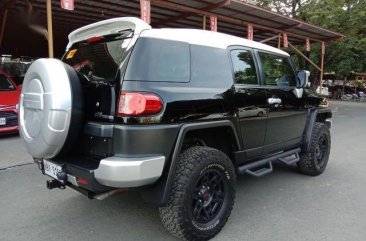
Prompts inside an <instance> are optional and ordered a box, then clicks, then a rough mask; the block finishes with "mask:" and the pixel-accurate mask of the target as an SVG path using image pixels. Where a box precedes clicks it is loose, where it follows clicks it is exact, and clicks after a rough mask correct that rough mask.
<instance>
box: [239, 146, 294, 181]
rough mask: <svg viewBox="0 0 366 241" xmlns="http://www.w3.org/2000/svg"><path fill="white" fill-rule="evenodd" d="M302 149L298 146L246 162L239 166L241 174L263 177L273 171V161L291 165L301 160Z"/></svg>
mask: <svg viewBox="0 0 366 241" xmlns="http://www.w3.org/2000/svg"><path fill="white" fill-rule="evenodd" d="M300 151H301V149H300V148H296V149H292V150H289V151H285V152H281V153H279V154H276V155H273V156H269V157H266V158H264V159H262V160H259V161H256V162H252V163H249V164H245V165H243V166H239V167H237V172H238V173H239V174H249V175H251V176H254V177H261V176H264V175H266V174H268V173H270V172H272V171H273V167H272V162H273V161H276V160H278V161H280V162H282V163H284V164H286V165H291V164H294V163H296V162H298V161H299V160H300V157H299V153H300Z"/></svg>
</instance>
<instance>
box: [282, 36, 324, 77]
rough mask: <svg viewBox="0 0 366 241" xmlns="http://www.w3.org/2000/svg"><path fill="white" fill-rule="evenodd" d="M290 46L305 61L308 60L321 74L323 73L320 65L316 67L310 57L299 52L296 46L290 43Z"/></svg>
mask: <svg viewBox="0 0 366 241" xmlns="http://www.w3.org/2000/svg"><path fill="white" fill-rule="evenodd" d="M288 45H289V46H290V47H291V48H292V49H293V50H295V52H296V53H298V54H299V55H300V56H301V57H303V58H304V59H306V60H307V61H308V62H309V63H310V64H312V65H313V66H314V67H315V68H317V69H318V70H319V71H320V72H322V69H321V67H319V66H318V65H316V64H315V63H314V62H313V61H311V60H310V59H309V58H308V57H306V56H305V54H303V53H302V52H301V51H300V50H298V49H297V48H296V47H295V46H293V45H292V44H291V43H288Z"/></svg>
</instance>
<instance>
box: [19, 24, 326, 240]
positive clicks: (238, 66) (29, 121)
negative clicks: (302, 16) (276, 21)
mask: <svg viewBox="0 0 366 241" xmlns="http://www.w3.org/2000/svg"><path fill="white" fill-rule="evenodd" d="M308 75H309V73H308V72H307V71H298V72H297V73H295V71H294V67H293V65H292V63H291V61H290V57H289V55H288V54H287V53H285V52H283V51H281V50H279V49H276V48H272V47H270V46H267V45H264V44H260V43H257V42H253V41H248V40H245V39H242V38H237V37H234V36H230V35H225V34H221V33H216V32H210V31H203V30H192V29H151V27H150V26H149V25H147V24H146V23H144V22H142V21H141V20H139V19H137V18H117V19H111V20H106V21H102V22H98V23H95V24H92V25H88V26H86V27H83V28H81V29H78V30H76V31H74V32H72V33H71V34H70V35H69V44H68V46H67V49H66V53H65V55H64V56H63V58H62V61H60V60H56V59H40V60H37V61H35V62H34V63H33V64H32V65H31V66H30V68H29V70H28V72H27V74H26V76H25V80H24V84H23V89H22V94H21V102H20V124H21V135H22V138H23V140H24V143H25V145H26V147H27V150H28V152H29V153H30V154H31V155H32V157H33V158H34V160H35V162H36V163H37V164H38V166H39V168H40V170H42V172H43V174H47V175H48V176H50V177H52V180H50V181H48V182H47V187H48V188H49V189H53V188H56V187H58V188H65V187H66V186H69V187H71V188H73V189H75V190H77V191H80V192H81V193H83V194H86V195H87V196H88V197H89V198H96V199H103V198H105V197H107V196H110V195H111V194H113V193H116V192H119V191H125V190H129V189H137V190H139V191H140V193H141V196H142V198H143V199H145V200H146V201H148V202H150V203H154V204H156V205H157V206H159V210H160V216H161V218H162V221H163V224H164V225H165V226H166V228H167V229H168V230H169V231H170V232H171V233H173V234H174V235H176V236H178V237H180V238H182V239H186V240H207V239H210V238H212V237H213V236H214V235H216V234H217V233H218V232H219V231H220V230H221V229H222V227H223V226H224V225H225V223H226V221H227V219H228V217H229V215H230V212H231V210H232V207H233V205H234V198H235V182H236V176H237V175H238V174H249V175H252V176H255V177H260V176H263V175H265V174H267V173H270V172H271V171H272V162H273V161H280V162H283V163H285V164H288V165H292V164H295V163H296V164H297V166H298V169H299V170H300V172H301V173H304V174H307V175H312V176H316V175H319V174H321V173H322V172H323V171H324V169H325V167H326V165H327V161H328V158H329V152H330V144H331V139H330V132H329V129H330V126H331V121H330V120H329V119H330V118H331V117H332V113H331V111H330V110H329V109H326V108H322V107H320V103H321V101H322V98H321V97H319V96H317V95H316V94H313V93H312V92H310V91H309V90H308V89H306V88H304V87H305V86H306V85H307V79H308Z"/></svg>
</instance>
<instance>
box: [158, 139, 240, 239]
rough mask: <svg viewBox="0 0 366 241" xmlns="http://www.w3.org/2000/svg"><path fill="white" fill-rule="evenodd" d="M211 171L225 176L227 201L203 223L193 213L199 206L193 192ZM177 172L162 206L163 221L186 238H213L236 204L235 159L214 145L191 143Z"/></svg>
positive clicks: (181, 157) (178, 235)
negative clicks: (211, 217) (165, 202)
mask: <svg viewBox="0 0 366 241" xmlns="http://www.w3.org/2000/svg"><path fill="white" fill-rule="evenodd" d="M211 172H212V173H214V174H213V175H216V174H218V176H220V177H222V181H223V183H224V184H225V185H223V186H225V188H224V189H223V190H224V191H223V192H224V194H223V196H224V197H223V198H222V199H223V200H224V201H223V203H222V205H221V206H220V209H219V211H217V210H216V209H215V212H217V214H216V216H213V219H212V220H211V221H209V222H207V223H202V222H198V221H197V219H196V217H194V216H193V213H194V211H195V210H196V209H194V208H193V206H194V205H193V203H194V202H195V201H193V200H195V199H194V198H193V196H194V195H196V194H195V193H197V192H195V191H194V190H197V185H201V180H203V179H202V178H203V176H204V177H206V176H205V175H207V173H209V174H210V173H211ZM174 175H175V176H174V179H173V183H172V190H171V193H170V196H169V200H168V203H167V205H166V206H164V207H161V208H159V213H160V217H161V219H162V222H163V225H164V226H165V227H166V229H167V230H168V231H169V232H170V233H171V234H173V235H174V236H176V237H179V238H181V239H183V240H209V239H211V238H212V237H214V236H215V235H216V234H217V233H219V232H220V230H221V229H222V228H223V226H224V225H225V223H226V221H227V220H228V218H229V216H230V213H231V210H232V208H233V205H234V199H235V182H236V175H235V170H234V167H233V164H232V162H231V160H230V159H229V158H228V156H227V155H225V154H224V153H223V152H221V151H219V150H216V149H213V148H210V147H203V146H195V147H191V148H188V149H186V150H184V151H183V152H182V153H181V155H180V157H179V160H178V163H177V168H176V171H175V174H174ZM212 179H213V178H212ZM205 180H208V179H205ZM211 191H212V189H211ZM208 192H210V190H209V191H208ZM213 192H214V191H213ZM200 193H201V191H200ZM195 197H197V195H196V196H195ZM213 197H215V196H214V194H213ZM192 198H193V199H192ZM212 200H214V199H212ZM205 202H206V201H205ZM200 203H202V201H201V202H200ZM196 204H197V201H196ZM210 205H211V203H210ZM193 209H194V210H193ZM204 209H205V208H204ZM205 210H206V209H205ZM196 213H197V212H196Z"/></svg>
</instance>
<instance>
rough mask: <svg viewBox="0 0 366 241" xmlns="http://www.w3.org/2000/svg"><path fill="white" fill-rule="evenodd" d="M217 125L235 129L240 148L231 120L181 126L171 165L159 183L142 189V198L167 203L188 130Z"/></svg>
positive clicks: (151, 201) (238, 145) (154, 202)
mask: <svg viewBox="0 0 366 241" xmlns="http://www.w3.org/2000/svg"><path fill="white" fill-rule="evenodd" d="M215 127H230V128H231V129H232V131H233V134H234V137H235V142H236V145H237V149H240V142H239V138H238V136H237V131H236V130H235V126H234V124H233V123H232V122H231V121H230V120H220V121H210V122H198V123H189V124H184V125H182V126H181V128H180V130H179V134H178V137H177V140H176V142H175V147H174V150H173V153H172V158H171V162H170V165H169V166H167V167H166V169H165V170H166V171H165V173H164V174H163V177H162V178H161V179H160V181H159V183H157V185H154V186H153V187H151V188H148V189H144V190H142V191H141V196H142V198H143V199H144V200H145V201H147V202H149V203H153V204H155V205H158V206H162V205H165V204H166V203H167V201H168V198H169V194H170V190H171V184H172V182H173V177H174V175H175V169H176V166H177V161H178V158H179V154H180V152H181V149H182V145H183V140H184V137H185V135H186V134H187V132H188V131H192V130H202V129H208V128H215Z"/></svg>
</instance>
